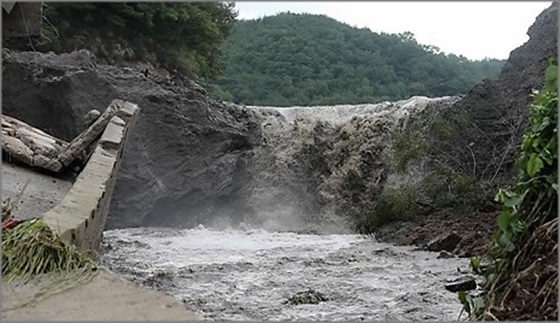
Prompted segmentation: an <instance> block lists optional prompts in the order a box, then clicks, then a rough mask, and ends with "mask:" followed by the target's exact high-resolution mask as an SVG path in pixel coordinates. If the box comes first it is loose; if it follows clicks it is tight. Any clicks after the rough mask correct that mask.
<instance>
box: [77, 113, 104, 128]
mask: <svg viewBox="0 0 560 323" xmlns="http://www.w3.org/2000/svg"><path fill="white" fill-rule="evenodd" d="M100 116H101V112H99V110H96V109H93V110H91V111H90V112H88V113H87V114H86V115H85V116H84V117H83V119H82V122H83V123H84V128H85V129H87V128H89V126H91V125H92V124H93V123H94V122H95V120H97V119H98V118H99V117H100Z"/></svg>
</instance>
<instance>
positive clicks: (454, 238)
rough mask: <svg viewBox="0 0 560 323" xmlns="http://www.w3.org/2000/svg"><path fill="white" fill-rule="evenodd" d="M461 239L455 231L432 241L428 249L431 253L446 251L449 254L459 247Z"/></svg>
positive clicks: (427, 246)
mask: <svg viewBox="0 0 560 323" xmlns="http://www.w3.org/2000/svg"><path fill="white" fill-rule="evenodd" d="M461 239H462V238H461V236H460V235H458V234H457V232H455V231H453V232H447V233H442V234H440V235H439V236H437V237H436V238H435V239H433V240H432V241H430V242H428V244H427V245H426V249H427V250H429V251H442V250H445V251H448V252H452V251H453V249H455V247H457V244H459V242H461Z"/></svg>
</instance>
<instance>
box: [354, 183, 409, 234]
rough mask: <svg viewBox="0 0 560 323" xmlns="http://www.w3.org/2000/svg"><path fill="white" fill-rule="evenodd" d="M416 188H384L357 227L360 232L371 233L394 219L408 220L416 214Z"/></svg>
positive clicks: (394, 220)
mask: <svg viewBox="0 0 560 323" xmlns="http://www.w3.org/2000/svg"><path fill="white" fill-rule="evenodd" d="M415 192H416V190H415V188H414V187H413V186H407V187H405V188H403V189H393V188H387V189H385V190H384V191H383V192H382V193H381V195H380V196H379V197H378V198H377V200H376V201H375V203H374V204H373V205H372V207H371V208H370V210H369V212H367V213H366V214H365V216H364V218H363V219H362V221H361V222H360V223H358V229H359V231H360V232H362V233H371V232H374V231H375V229H377V228H379V227H381V226H383V225H386V224H389V223H392V222H396V221H408V220H411V219H412V218H413V217H415V216H416V215H417V214H418V208H419V206H418V205H417V204H416V203H415V199H416V193H415Z"/></svg>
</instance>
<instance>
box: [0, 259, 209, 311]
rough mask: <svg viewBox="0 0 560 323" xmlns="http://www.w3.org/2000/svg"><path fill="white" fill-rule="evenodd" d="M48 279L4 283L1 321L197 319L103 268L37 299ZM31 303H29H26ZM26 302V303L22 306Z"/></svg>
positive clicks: (173, 302)
mask: <svg viewBox="0 0 560 323" xmlns="http://www.w3.org/2000/svg"><path fill="white" fill-rule="evenodd" d="M48 282H49V280H48V279H43V280H34V281H31V282H29V283H27V284H25V285H19V286H14V284H13V283H9V284H5V283H3V284H2V321H4V320H9V321H191V320H197V319H198V318H197V317H196V316H195V315H194V314H193V313H192V312H190V311H188V310H187V309H186V308H185V306H184V305H183V304H181V303H179V302H178V301H177V300H176V299H175V298H173V297H172V296H168V295H165V294H162V293H160V292H156V291H152V290H149V289H147V288H144V287H140V286H137V285H136V284H134V283H132V282H129V281H126V280H124V279H122V278H120V277H117V276H116V275H115V274H113V273H111V272H109V271H107V270H105V269H101V270H99V271H98V273H97V274H96V276H95V277H93V279H91V280H90V281H89V282H87V283H85V284H82V285H78V286H75V287H72V288H70V289H67V290H65V291H62V292H60V293H57V294H53V295H49V296H48V297H45V298H43V299H41V298H39V301H38V302H32V303H29V301H30V300H33V299H34V297H39V296H40V293H41V287H44V286H45V285H46V284H48ZM27 303H29V304H27ZM22 305H24V306H22Z"/></svg>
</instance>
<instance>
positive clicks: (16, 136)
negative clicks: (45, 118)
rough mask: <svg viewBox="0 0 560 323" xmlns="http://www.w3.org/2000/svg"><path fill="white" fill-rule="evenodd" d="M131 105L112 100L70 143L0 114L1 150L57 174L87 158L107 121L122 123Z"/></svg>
mask: <svg viewBox="0 0 560 323" xmlns="http://www.w3.org/2000/svg"><path fill="white" fill-rule="evenodd" d="M131 106H133V105H132V104H131V103H128V102H125V101H122V100H113V102H111V104H110V105H109V107H108V108H107V109H106V110H105V112H103V113H102V114H101V116H99V118H97V120H95V122H93V123H92V124H91V125H90V126H89V127H88V128H87V129H86V130H84V131H83V132H82V133H81V134H80V135H78V136H77V137H76V138H74V139H73V140H72V141H71V142H70V143H67V142H65V141H63V140H60V139H58V138H56V137H53V136H51V135H49V134H47V133H45V132H43V131H41V130H39V129H37V128H34V127H32V126H30V125H29V124H27V123H25V122H22V121H20V120H17V119H15V118H12V117H9V116H6V115H2V137H3V140H2V150H3V151H4V152H5V153H6V154H7V155H9V156H10V157H11V158H13V159H14V160H16V161H19V162H22V163H24V164H27V165H29V166H33V167H39V168H42V169H46V170H49V171H52V172H56V173H59V172H61V171H62V170H63V169H64V168H65V167H68V166H70V165H71V164H72V162H74V161H75V160H76V159H79V158H82V159H87V158H88V157H89V156H88V155H89V154H88V153H87V152H88V148H90V147H91V146H92V145H94V144H95V143H96V142H97V140H98V139H99V138H100V137H101V134H102V133H103V130H105V127H107V124H109V122H110V121H111V118H113V117H114V116H115V115H118V116H120V117H121V118H122V119H124V121H125V122H126V121H127V120H128V118H129V117H130V115H131V111H130V110H131V108H130V107H131Z"/></svg>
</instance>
